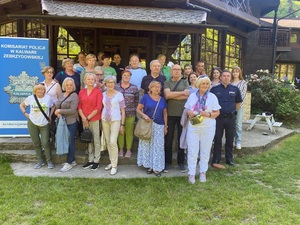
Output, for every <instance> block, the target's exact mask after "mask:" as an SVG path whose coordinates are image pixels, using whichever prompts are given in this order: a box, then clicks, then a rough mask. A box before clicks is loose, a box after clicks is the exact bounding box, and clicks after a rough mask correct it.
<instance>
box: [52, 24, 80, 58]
mask: <svg viewBox="0 0 300 225" xmlns="http://www.w3.org/2000/svg"><path fill="white" fill-rule="evenodd" d="M61 35H63V36H64V37H65V38H66V43H65V46H63V47H60V46H59V45H58V43H57V60H63V59H64V58H72V59H75V58H76V56H77V54H78V52H80V51H81V48H80V46H79V45H78V44H77V42H76V41H75V40H74V38H73V37H72V36H71V35H70V34H69V32H68V31H67V30H65V29H64V28H62V27H60V29H59V32H58V37H60V36H61Z"/></svg>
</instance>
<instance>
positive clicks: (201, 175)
mask: <svg viewBox="0 0 300 225" xmlns="http://www.w3.org/2000/svg"><path fill="white" fill-rule="evenodd" d="M199 180H200V182H201V183H204V182H206V173H200V176H199Z"/></svg>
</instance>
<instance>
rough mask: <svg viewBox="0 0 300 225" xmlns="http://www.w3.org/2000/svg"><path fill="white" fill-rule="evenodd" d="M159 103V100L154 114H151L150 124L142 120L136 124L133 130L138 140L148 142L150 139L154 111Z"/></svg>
mask: <svg viewBox="0 0 300 225" xmlns="http://www.w3.org/2000/svg"><path fill="white" fill-rule="evenodd" d="M159 102H160V99H159V101H158V102H157V104H156V107H155V110H154V113H153V116H152V119H151V121H150V122H147V121H146V120H145V119H143V118H141V119H139V121H138V122H137V124H136V126H135V129H134V135H135V136H136V137H138V138H139V139H142V140H150V139H151V136H152V124H153V119H154V116H155V114H156V110H157V107H158V104H159Z"/></svg>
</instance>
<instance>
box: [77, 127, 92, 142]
mask: <svg viewBox="0 0 300 225" xmlns="http://www.w3.org/2000/svg"><path fill="white" fill-rule="evenodd" d="M92 140H93V134H92V132H91V131H90V129H89V128H85V129H84V130H83V131H82V133H81V134H80V141H81V142H82V143H91V142H92Z"/></svg>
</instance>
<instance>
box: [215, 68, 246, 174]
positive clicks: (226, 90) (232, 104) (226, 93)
mask: <svg viewBox="0 0 300 225" xmlns="http://www.w3.org/2000/svg"><path fill="white" fill-rule="evenodd" d="M231 78H232V74H231V72H230V71H229V70H223V71H222V74H221V76H220V80H221V84H219V85H217V86H214V87H213V88H212V89H211V92H212V93H214V94H215V95H216V96H217V98H218V100H219V104H220V106H221V107H222V108H221V110H220V115H219V116H218V117H217V118H216V133H215V141H214V149H213V159H212V166H213V167H215V168H219V169H224V168H225V167H224V166H223V165H221V164H220V161H221V149H222V137H223V132H224V130H225V138H226V142H225V159H226V164H227V165H229V166H234V163H233V159H232V158H233V156H232V150H233V141H234V136H235V129H236V128H235V121H236V111H237V110H238V109H239V108H240V107H241V103H242V101H243V100H242V97H241V93H240V90H239V88H238V87H237V86H235V85H232V84H231V83H230V82H231Z"/></svg>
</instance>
